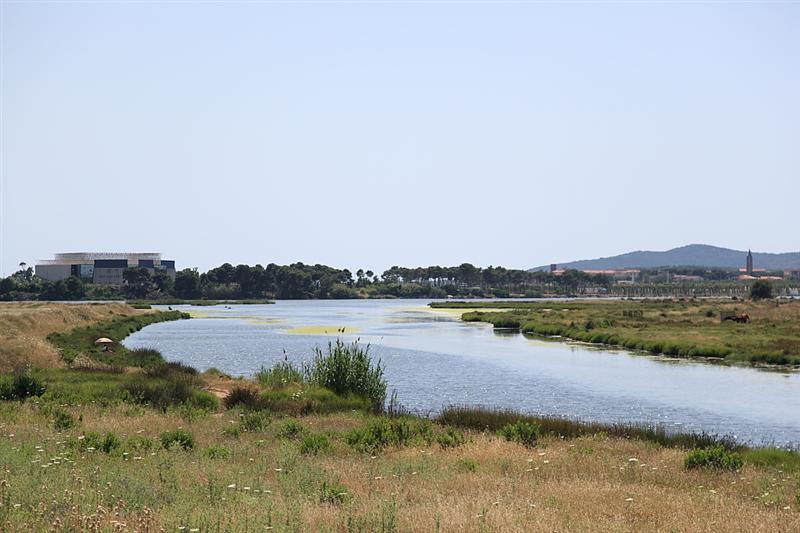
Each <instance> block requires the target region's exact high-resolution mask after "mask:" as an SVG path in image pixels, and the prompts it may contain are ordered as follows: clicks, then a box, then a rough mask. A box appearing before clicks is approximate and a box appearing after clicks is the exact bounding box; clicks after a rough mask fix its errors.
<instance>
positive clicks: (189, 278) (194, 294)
mask: <svg viewBox="0 0 800 533" xmlns="http://www.w3.org/2000/svg"><path fill="white" fill-rule="evenodd" d="M174 291H175V296H177V297H178V298H184V299H187V300H191V299H194V298H199V297H200V274H198V273H197V271H196V270H191V269H189V268H185V269H183V270H181V271H180V272H177V273H176V274H175V285H174Z"/></svg>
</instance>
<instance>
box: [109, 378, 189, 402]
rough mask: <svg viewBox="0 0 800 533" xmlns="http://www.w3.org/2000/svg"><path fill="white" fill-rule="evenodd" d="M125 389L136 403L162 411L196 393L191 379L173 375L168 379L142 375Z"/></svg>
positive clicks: (185, 400)
mask: <svg viewBox="0 0 800 533" xmlns="http://www.w3.org/2000/svg"><path fill="white" fill-rule="evenodd" d="M123 389H124V390H125V391H126V392H127V393H128V395H129V397H130V399H131V400H132V401H134V402H136V403H141V404H146V405H150V406H152V407H154V408H156V409H160V410H161V411H166V410H167V407H170V406H173V405H180V404H182V403H187V402H188V401H189V400H190V399H191V398H192V397H193V396H194V394H195V390H194V389H193V388H192V385H191V383H190V381H189V380H185V379H182V378H181V377H176V376H173V377H171V378H169V379H166V380H163V381H162V380H160V379H153V378H143V377H140V378H138V379H135V380H133V381H131V382H130V383H127V384H125V385H124V386H123Z"/></svg>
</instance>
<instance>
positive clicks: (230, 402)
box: [224, 386, 263, 409]
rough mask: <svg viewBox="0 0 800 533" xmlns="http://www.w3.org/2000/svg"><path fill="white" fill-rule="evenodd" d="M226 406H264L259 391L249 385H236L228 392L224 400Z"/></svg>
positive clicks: (256, 407)
mask: <svg viewBox="0 0 800 533" xmlns="http://www.w3.org/2000/svg"><path fill="white" fill-rule="evenodd" d="M224 403H225V407H227V408H228V409H232V408H234V407H244V408H246V409H261V407H262V406H263V404H262V402H261V398H260V397H259V396H258V392H256V391H255V390H253V389H251V388H249V387H240V386H236V387H234V388H233V389H231V391H230V392H229V393H228V395H227V396H226V397H225V400H224Z"/></svg>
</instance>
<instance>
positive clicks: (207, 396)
mask: <svg viewBox="0 0 800 533" xmlns="http://www.w3.org/2000/svg"><path fill="white" fill-rule="evenodd" d="M192 404H194V406H195V407H197V408H199V409H202V410H204V411H216V410H217V409H218V408H219V400H218V399H217V397H216V396H214V395H213V394H211V393H210V392H208V391H204V390H196V391H194V392H193V393H192Z"/></svg>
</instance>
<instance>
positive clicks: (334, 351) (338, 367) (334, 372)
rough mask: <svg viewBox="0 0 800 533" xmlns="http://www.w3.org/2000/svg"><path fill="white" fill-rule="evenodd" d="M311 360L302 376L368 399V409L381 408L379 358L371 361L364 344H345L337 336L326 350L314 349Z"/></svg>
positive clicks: (382, 386) (382, 393)
mask: <svg viewBox="0 0 800 533" xmlns="http://www.w3.org/2000/svg"><path fill="white" fill-rule="evenodd" d="M314 352H315V355H314V360H313V361H312V362H311V364H310V365H306V366H305V368H304V371H305V377H306V380H307V381H308V382H309V383H311V384H314V385H317V386H320V387H325V388H326V389H329V390H331V391H333V392H334V393H335V394H337V395H340V396H347V395H351V394H352V395H356V396H362V397H364V398H367V399H369V401H370V404H371V407H372V410H373V411H375V412H381V411H383V406H384V402H385V401H386V380H385V379H384V378H383V365H382V364H381V362H380V360H378V361H377V362H375V363H373V361H372V358H371V357H370V355H369V345H367V347H366V348H362V347H361V346H359V344H358V342H357V341H356V342H354V343H352V344H345V343H344V342H342V341H341V340H340V339H337V340H336V342H335V343H328V351H327V353H324V352H323V351H322V350H321V349H319V348H316V349H315V351H314Z"/></svg>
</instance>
